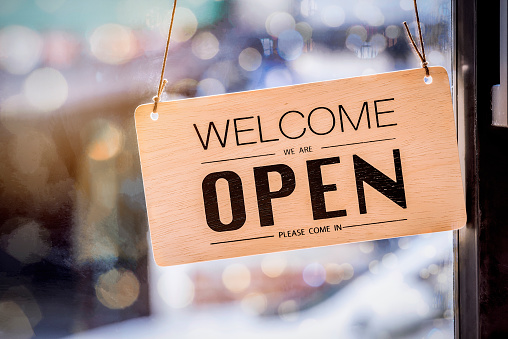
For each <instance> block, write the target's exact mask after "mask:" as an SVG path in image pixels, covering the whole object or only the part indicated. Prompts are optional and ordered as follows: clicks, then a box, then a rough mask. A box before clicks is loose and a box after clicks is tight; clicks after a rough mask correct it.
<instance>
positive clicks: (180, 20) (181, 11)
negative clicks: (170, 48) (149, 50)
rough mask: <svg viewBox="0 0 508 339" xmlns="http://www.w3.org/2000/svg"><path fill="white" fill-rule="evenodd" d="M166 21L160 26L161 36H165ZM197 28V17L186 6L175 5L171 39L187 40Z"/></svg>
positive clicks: (167, 24) (166, 29)
mask: <svg viewBox="0 0 508 339" xmlns="http://www.w3.org/2000/svg"><path fill="white" fill-rule="evenodd" d="M169 18H170V16H168V21H165V22H164V25H162V26H161V34H162V36H166V35H167V34H168V33H167V31H168V27H169ZM197 29H198V19H197V18H196V15H194V13H193V12H192V11H191V10H190V9H188V8H186V7H177V8H176V11H175V21H174V22H173V32H172V33H171V41H174V42H184V41H187V40H189V39H190V38H192V37H193V36H194V34H196V31H197Z"/></svg>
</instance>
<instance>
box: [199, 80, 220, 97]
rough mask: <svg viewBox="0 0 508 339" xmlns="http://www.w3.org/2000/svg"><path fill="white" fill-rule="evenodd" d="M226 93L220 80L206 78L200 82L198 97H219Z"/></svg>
mask: <svg viewBox="0 0 508 339" xmlns="http://www.w3.org/2000/svg"><path fill="white" fill-rule="evenodd" d="M224 93H226V89H225V88H224V85H223V84H222V82H220V80H218V79H214V78H206V79H203V80H201V81H200V82H198V85H197V95H198V96H207V95H217V94H224Z"/></svg>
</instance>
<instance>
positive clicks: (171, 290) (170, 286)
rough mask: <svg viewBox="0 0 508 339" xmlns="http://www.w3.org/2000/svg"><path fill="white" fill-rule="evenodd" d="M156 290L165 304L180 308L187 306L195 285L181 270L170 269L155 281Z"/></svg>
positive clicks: (191, 298)
mask: <svg viewBox="0 0 508 339" xmlns="http://www.w3.org/2000/svg"><path fill="white" fill-rule="evenodd" d="M157 291H158V293H159V296H160V297H161V298H162V300H164V302H166V304H167V305H169V306H170V307H171V308H175V309H180V308H184V307H187V306H189V305H190V304H191V303H192V301H193V300H194V295H195V286H194V283H193V282H192V280H191V278H189V276H188V275H187V274H186V273H185V272H184V271H183V270H179V269H170V270H167V271H166V272H165V273H163V274H162V276H161V277H160V278H159V280H158V281H157Z"/></svg>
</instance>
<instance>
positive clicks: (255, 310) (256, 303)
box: [241, 293, 268, 316]
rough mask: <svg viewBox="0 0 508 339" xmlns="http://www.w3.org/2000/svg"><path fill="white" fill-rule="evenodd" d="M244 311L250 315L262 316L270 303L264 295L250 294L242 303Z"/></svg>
mask: <svg viewBox="0 0 508 339" xmlns="http://www.w3.org/2000/svg"><path fill="white" fill-rule="evenodd" d="M241 305H242V309H243V310H244V311H245V313H247V314H250V315H254V316H257V315H261V314H263V312H264V311H265V310H266V307H267V305H268V301H267V299H266V295H264V294H263V293H249V294H247V295H246V296H245V297H244V298H243V299H242V302H241Z"/></svg>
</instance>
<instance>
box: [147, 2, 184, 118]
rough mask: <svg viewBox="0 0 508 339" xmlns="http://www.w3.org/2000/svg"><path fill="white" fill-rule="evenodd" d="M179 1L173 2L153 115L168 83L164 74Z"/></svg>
mask: <svg viewBox="0 0 508 339" xmlns="http://www.w3.org/2000/svg"><path fill="white" fill-rule="evenodd" d="M177 1H178V0H174V2H173V12H172V13H171V22H170V23H169V32H168V39H167V41H166V51H165V52H164V61H163V62H162V70H161V78H160V81H159V88H158V90H157V95H156V96H154V97H153V98H152V100H153V102H154V104H153V113H157V106H158V105H159V101H160V100H161V95H162V92H163V91H164V87H166V84H167V83H168V81H167V80H166V79H164V72H165V70H166V61H167V60H168V49H169V41H170V39H171V31H172V30H173V20H174V19H175V10H176V2H177Z"/></svg>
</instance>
